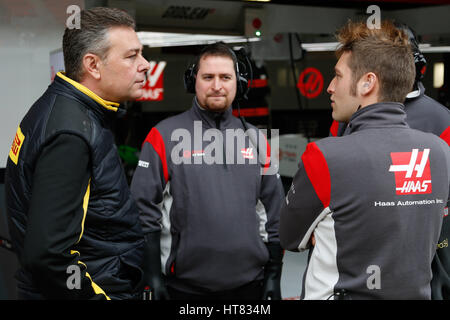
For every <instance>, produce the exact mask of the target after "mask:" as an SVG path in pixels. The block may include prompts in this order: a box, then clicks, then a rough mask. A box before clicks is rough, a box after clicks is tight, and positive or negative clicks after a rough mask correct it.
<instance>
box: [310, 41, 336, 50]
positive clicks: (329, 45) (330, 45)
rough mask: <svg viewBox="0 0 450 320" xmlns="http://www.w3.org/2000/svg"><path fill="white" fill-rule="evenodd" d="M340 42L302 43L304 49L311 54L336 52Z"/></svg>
mask: <svg viewBox="0 0 450 320" xmlns="http://www.w3.org/2000/svg"><path fill="white" fill-rule="evenodd" d="M338 46H339V42H317V43H302V48H303V49H305V50H306V51H309V52H315V51H336V49H337V47H338Z"/></svg>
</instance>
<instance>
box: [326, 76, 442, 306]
mask: <svg viewBox="0 0 450 320" xmlns="http://www.w3.org/2000/svg"><path fill="white" fill-rule="evenodd" d="M416 89H417V90H415V91H412V92H410V93H409V94H408V95H407V96H406V100H405V103H404V106H405V112H406V123H407V124H408V126H410V127H411V128H413V129H417V130H420V131H423V132H430V133H433V134H435V135H436V136H438V137H440V138H441V139H443V140H444V141H445V142H447V145H449V146H450V110H449V109H448V108H446V107H445V106H443V105H442V104H440V103H439V102H437V101H435V100H433V99H432V98H430V97H428V96H427V95H426V94H425V88H424V86H423V84H422V83H421V82H418V83H417V87H416ZM346 127H347V124H346V123H342V122H341V123H339V122H336V121H334V122H333V124H332V125H331V128H330V136H342V135H343V134H344V131H345V128H346ZM447 207H448V204H447ZM445 218H447V219H444V223H443V226H442V232H441V236H440V237H439V240H438V243H437V252H436V256H435V258H434V260H433V280H432V283H431V289H432V299H438V300H440V299H450V248H449V246H448V239H449V237H450V220H449V219H448V215H445Z"/></svg>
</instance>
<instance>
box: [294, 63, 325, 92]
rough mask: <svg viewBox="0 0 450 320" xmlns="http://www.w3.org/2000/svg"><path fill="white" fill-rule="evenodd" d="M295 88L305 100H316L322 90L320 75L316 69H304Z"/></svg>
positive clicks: (321, 77)
mask: <svg viewBox="0 0 450 320" xmlns="http://www.w3.org/2000/svg"><path fill="white" fill-rule="evenodd" d="M297 88H299V90H300V93H301V94H302V95H303V96H305V97H306V98H308V99H312V98H316V97H317V96H318V95H319V94H320V93H321V92H322V89H323V76H322V73H320V71H319V70H317V69H316V68H312V67H310V68H306V69H305V70H303V72H302V73H301V74H300V77H299V78H298V83H297Z"/></svg>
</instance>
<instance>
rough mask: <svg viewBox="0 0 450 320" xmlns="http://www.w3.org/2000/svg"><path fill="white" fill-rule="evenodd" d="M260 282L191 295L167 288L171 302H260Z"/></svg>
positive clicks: (261, 287) (261, 285)
mask: <svg viewBox="0 0 450 320" xmlns="http://www.w3.org/2000/svg"><path fill="white" fill-rule="evenodd" d="M262 289H263V284H262V281H252V282H250V283H248V284H245V285H243V286H241V287H238V288H236V289H231V290H226V291H217V292H210V293H204V294H192V293H187V292H183V291H179V290H176V289H174V288H172V287H169V286H168V287H167V291H168V292H169V296H170V299H171V300H208V301H217V300H261V299H262V294H263V292H262Z"/></svg>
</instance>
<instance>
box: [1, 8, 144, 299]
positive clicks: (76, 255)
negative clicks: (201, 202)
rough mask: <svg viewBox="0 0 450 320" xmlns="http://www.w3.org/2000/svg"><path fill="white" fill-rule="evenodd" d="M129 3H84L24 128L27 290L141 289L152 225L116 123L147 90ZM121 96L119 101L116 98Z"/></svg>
mask: <svg viewBox="0 0 450 320" xmlns="http://www.w3.org/2000/svg"><path fill="white" fill-rule="evenodd" d="M134 27H135V23H134V21H133V19H132V18H131V17H130V16H129V15H128V14H126V13H125V12H123V11H121V10H118V9H113V8H93V9H91V10H86V11H82V12H81V28H79V29H69V28H67V29H66V30H65V33H64V37H63V51H64V60H65V67H66V74H65V75H64V74H62V73H58V74H57V76H56V77H55V80H54V82H53V83H52V84H51V85H50V86H49V88H48V89H47V91H46V92H45V93H44V94H43V95H42V96H41V97H40V98H39V99H38V100H37V101H36V102H35V103H34V104H33V106H32V107H31V108H30V110H29V111H28V113H27V114H26V115H25V117H24V118H23V120H22V121H21V123H20V125H19V127H18V129H17V133H16V135H15V138H14V141H13V144H12V147H11V151H10V153H9V157H8V162H7V167H6V177H5V178H6V179H5V189H6V205H7V213H8V218H9V229H10V233H11V239H12V243H13V246H14V249H15V251H16V253H17V255H18V258H19V262H20V268H19V270H18V272H17V274H16V278H17V280H18V293H19V298H20V299H55V298H56V299H108V300H110V299H132V298H135V297H138V295H139V291H140V290H139V288H138V286H139V284H140V283H141V281H142V270H141V263H142V245H143V234H142V230H141V228H140V225H139V223H138V211H137V208H136V205H135V203H134V202H133V200H132V198H131V195H130V192H129V188H128V184H127V181H126V178H125V175H124V172H123V169H122V166H121V165H120V159H119V156H118V153H117V150H116V146H115V144H114V136H113V134H112V132H111V131H110V129H109V127H108V124H109V122H110V121H111V119H112V117H113V116H115V114H117V113H119V112H122V110H121V108H120V106H119V103H118V102H120V101H125V100H130V99H136V98H139V97H140V96H141V95H142V86H143V83H144V79H145V73H146V72H147V70H148V68H149V64H148V62H147V61H146V60H145V59H144V58H143V57H142V46H141V44H140V42H139V40H138V38H137V35H136V33H135V31H134ZM112 101H114V102H112Z"/></svg>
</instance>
